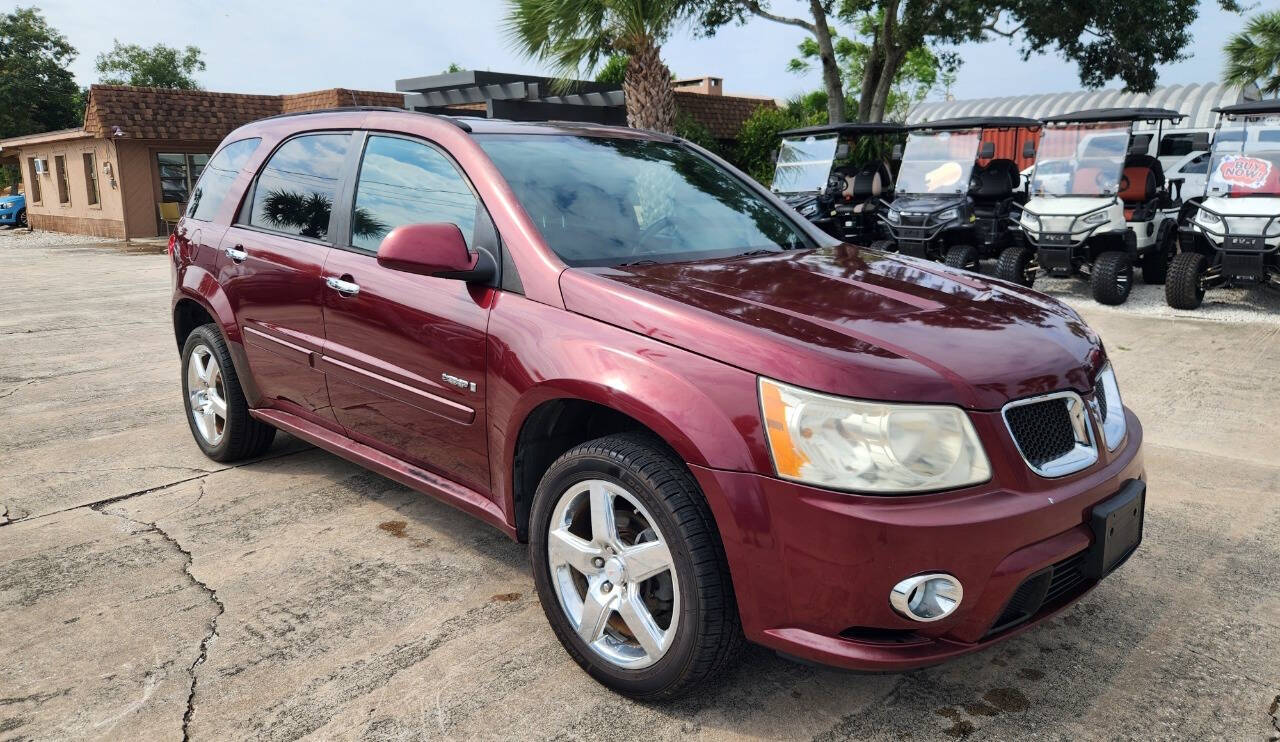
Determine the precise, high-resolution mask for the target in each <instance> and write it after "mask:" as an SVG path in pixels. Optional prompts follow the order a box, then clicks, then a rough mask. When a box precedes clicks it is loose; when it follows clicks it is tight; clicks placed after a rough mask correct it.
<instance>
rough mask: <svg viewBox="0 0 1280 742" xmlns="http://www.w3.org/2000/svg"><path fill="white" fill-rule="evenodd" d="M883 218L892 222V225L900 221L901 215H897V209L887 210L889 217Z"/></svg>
mask: <svg viewBox="0 0 1280 742" xmlns="http://www.w3.org/2000/svg"><path fill="white" fill-rule="evenodd" d="M885 218H886V219H888V220H889V221H891V222H893V223H894V224H897V223H898V222H900V221H902V215H900V214H899V213H898V210H897V209H889V215H888V216H886V217H885Z"/></svg>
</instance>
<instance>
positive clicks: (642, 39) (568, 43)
mask: <svg viewBox="0 0 1280 742" xmlns="http://www.w3.org/2000/svg"><path fill="white" fill-rule="evenodd" d="M690 1H691V0H510V4H509V11H508V13H507V19H506V27H507V32H508V34H509V35H510V37H511V40H512V41H513V42H514V44H515V46H516V47H517V48H518V49H519V50H520V51H522V52H524V53H525V54H527V55H529V56H530V57H533V58H535V59H538V60H540V61H543V62H547V63H550V64H551V65H553V66H554V67H555V68H556V70H557V74H559V75H560V76H561V77H563V78H565V79H569V78H572V77H576V76H578V75H579V74H580V73H581V71H583V70H591V69H595V67H596V65H598V64H599V63H600V61H601V60H602V59H604V58H606V57H608V56H610V55H614V54H625V55H627V57H628V58H629V59H628V62H627V64H626V71H625V73H624V75H623V81H622V91H623V94H624V95H625V96H626V101H627V123H628V124H629V125H631V126H634V127H639V128H645V129H656V130H658V131H665V132H668V133H670V132H673V131H674V130H675V121H676V103H675V92H674V90H673V88H672V85H671V71H670V70H669V69H668V68H667V65H666V64H665V63H664V62H663V61H662V44H663V43H664V42H665V41H666V40H667V39H668V38H669V37H670V35H671V32H672V30H674V28H675V27H676V25H677V24H678V23H680V22H681V21H682V20H683V19H684V18H685V17H686V16H687V15H688V14H689V7H690V5H689V3H690Z"/></svg>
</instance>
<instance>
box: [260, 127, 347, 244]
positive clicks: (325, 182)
mask: <svg viewBox="0 0 1280 742" xmlns="http://www.w3.org/2000/svg"><path fill="white" fill-rule="evenodd" d="M350 145H351V135H350V134H308V135H306V136H301V137H298V138H296V139H290V140H289V141H287V142H285V143H284V144H283V145H282V146H281V147H280V149H278V150H276V153H275V154H274V155H272V156H271V159H270V160H268V161H267V164H266V165H265V166H264V167H263V168H262V171H261V172H260V173H259V174H258V184H257V187H256V188H255V189H254V192H253V211H252V212H251V213H250V215H249V224H250V225H252V226H255V227H262V228H263V229H269V230H272V231H273V232H282V233H284V234H288V235H294V236H297V237H310V238H312V239H317V240H322V239H324V238H325V237H326V236H327V235H328V234H329V216H330V215H331V214H332V212H333V199H334V196H335V195H336V194H337V192H338V183H339V180H340V178H341V177H342V163H343V160H345V159H346V157H347V148H348V147H349V146H350Z"/></svg>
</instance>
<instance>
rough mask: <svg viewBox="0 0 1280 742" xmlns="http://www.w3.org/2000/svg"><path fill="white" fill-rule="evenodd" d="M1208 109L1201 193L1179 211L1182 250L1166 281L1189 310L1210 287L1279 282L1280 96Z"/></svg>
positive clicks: (1174, 302) (1169, 296)
mask: <svg viewBox="0 0 1280 742" xmlns="http://www.w3.org/2000/svg"><path fill="white" fill-rule="evenodd" d="M1213 110H1214V111H1216V112H1217V113H1218V126H1217V129H1216V130H1215V132H1214V137H1213V149H1212V151H1211V156H1210V160H1209V176H1208V178H1207V179H1206V182H1205V192H1204V194H1203V196H1202V197H1195V198H1188V199H1187V203H1186V205H1184V206H1183V208H1182V212H1181V213H1180V214H1179V215H1178V237H1179V243H1180V247H1181V252H1180V253H1179V254H1178V255H1177V256H1176V257H1175V258H1174V259H1173V263H1172V265H1170V266H1169V276H1168V280H1167V281H1166V283H1165V285H1164V290H1165V300H1166V301H1167V302H1168V304H1169V306H1171V307H1173V308H1175V309H1195V308H1196V307H1198V306H1200V302H1201V301H1203V300H1204V293H1205V290H1206V289H1209V288H1213V287H1216V286H1223V285H1227V284H1243V283H1264V284H1265V283H1275V284H1276V285H1280V101H1276V100H1264V101H1252V102H1249V103H1238V104H1236V105H1234V106H1224V107H1223V108H1215V109H1213Z"/></svg>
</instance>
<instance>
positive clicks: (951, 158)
mask: <svg viewBox="0 0 1280 742" xmlns="http://www.w3.org/2000/svg"><path fill="white" fill-rule="evenodd" d="M907 128H908V130H909V132H910V133H909V135H908V136H907V145H906V148H905V149H904V151H903V153H902V163H901V165H900V167H899V169H898V179H897V186H896V189H895V190H896V196H897V197H896V198H895V199H894V201H893V203H892V204H886V206H887V208H886V209H885V210H884V214H883V215H882V216H881V222H882V223H883V224H884V227H885V230H886V231H887V233H888V238H889V239H888V241H887V242H886V243H885V244H883V245H874V246H875V247H882V248H886V249H891V250H894V249H896V250H897V251H898V252H901V253H903V254H906V255H912V256H915V257H918V258H927V259H929V260H942V261H945V262H946V264H947V265H950V266H953V267H956V268H966V269H969V270H977V269H978V261H979V260H981V259H982V258H987V257H994V256H996V255H998V254H1000V251H1001V250H1003V249H1005V248H1006V247H1009V246H1010V245H1012V244H1014V240H1015V239H1016V238H1017V236H1018V235H1017V230H1016V229H1013V228H1012V226H1011V225H1010V223H1009V215H1010V214H1012V213H1013V211H1014V209H1015V207H1016V206H1018V205H1020V204H1021V203H1022V202H1023V201H1025V199H1026V196H1025V193H1024V191H1023V190H1022V189H1020V188H1019V181H1020V180H1021V175H1020V174H1019V172H1018V165H1017V163H1016V162H1015V158H1016V157H1017V154H1016V149H1017V146H1018V145H1017V142H1018V141H1019V139H1024V140H1025V143H1026V144H1031V152H1030V153H1029V154H1033V153H1034V144H1032V143H1031V141H1030V139H1027V138H1026V137H1024V136H1023V131H1020V130H1025V132H1026V133H1028V134H1030V133H1032V132H1034V131H1035V130H1037V129H1039V128H1040V122H1039V121H1036V120H1035V119H1028V118H1018V117H1013V116H973V117H967V118H955V119H945V120H942V121H931V122H929V123H923V124H915V125H913V126H909V127H907ZM997 142H999V146H998V145H997ZM1001 150H1004V151H1001Z"/></svg>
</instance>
